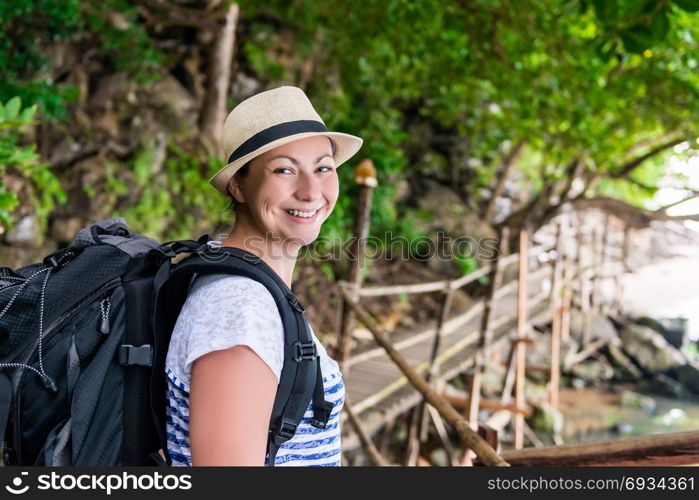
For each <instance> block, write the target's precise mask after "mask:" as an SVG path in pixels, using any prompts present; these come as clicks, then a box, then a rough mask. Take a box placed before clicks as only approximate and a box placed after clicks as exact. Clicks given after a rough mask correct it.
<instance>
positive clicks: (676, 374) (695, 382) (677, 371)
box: [670, 361, 699, 394]
mask: <svg viewBox="0 0 699 500" xmlns="http://www.w3.org/2000/svg"><path fill="white" fill-rule="evenodd" d="M670 373H671V375H672V377H673V378H674V379H675V380H677V381H678V382H679V383H680V384H682V386H683V387H685V388H686V389H688V390H690V391H692V392H693V393H694V394H699V362H696V361H693V362H689V363H686V364H684V365H681V366H678V367H676V368H673V369H672V370H671V371H670Z"/></svg>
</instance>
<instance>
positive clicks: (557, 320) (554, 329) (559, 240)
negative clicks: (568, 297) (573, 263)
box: [551, 215, 565, 336]
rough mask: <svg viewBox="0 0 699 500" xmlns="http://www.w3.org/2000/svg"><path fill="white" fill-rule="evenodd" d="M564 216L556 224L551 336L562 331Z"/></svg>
mask: <svg viewBox="0 0 699 500" xmlns="http://www.w3.org/2000/svg"><path fill="white" fill-rule="evenodd" d="M563 231H564V227H563V216H562V215H561V216H559V218H558V223H557V224H556V258H555V260H554V261H553V280H552V283H551V309H552V314H551V335H552V336H553V335H554V334H555V335H560V331H561V314H560V312H561V311H560V310H561V302H562V301H561V290H562V288H563V284H562V281H563V240H564V237H565V236H564V234H563Z"/></svg>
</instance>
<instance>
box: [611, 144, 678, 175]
mask: <svg viewBox="0 0 699 500" xmlns="http://www.w3.org/2000/svg"><path fill="white" fill-rule="evenodd" d="M685 140H686V139H672V140H670V141H668V142H665V143H663V144H661V145H659V146H656V147H655V148H653V149H651V150H650V151H648V152H647V153H646V154H643V155H641V156H639V157H637V158H634V159H633V160H631V161H629V162H627V163H626V164H624V165H623V166H622V167H621V168H620V169H619V170H618V171H616V172H609V173H606V174H604V175H606V176H607V177H612V178H624V177H627V176H628V175H629V174H630V173H631V172H632V171H633V170H635V169H636V168H638V167H640V166H641V165H642V164H643V162H645V161H646V160H648V159H650V158H652V157H654V156H657V155H659V154H660V153H662V152H663V151H665V150H668V149H670V148H673V147H675V146H677V145H678V144H682V143H683V142H684V141H685Z"/></svg>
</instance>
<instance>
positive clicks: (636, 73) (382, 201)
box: [0, 0, 699, 272]
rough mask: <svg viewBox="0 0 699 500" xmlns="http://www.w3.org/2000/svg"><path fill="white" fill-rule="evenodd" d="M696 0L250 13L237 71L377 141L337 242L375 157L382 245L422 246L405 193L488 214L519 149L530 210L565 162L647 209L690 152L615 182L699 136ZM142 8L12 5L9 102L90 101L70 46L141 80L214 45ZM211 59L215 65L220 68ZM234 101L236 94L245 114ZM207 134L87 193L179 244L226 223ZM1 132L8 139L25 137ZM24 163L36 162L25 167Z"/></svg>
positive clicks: (142, 155)
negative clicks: (193, 47) (674, 163)
mask: <svg viewBox="0 0 699 500" xmlns="http://www.w3.org/2000/svg"><path fill="white" fill-rule="evenodd" d="M697 2H698V0H668V1H665V2H658V1H651V0H618V1H604V0H553V1H549V2H541V1H539V0H520V1H518V2H517V3H516V5H515V4H514V3H512V2H502V1H497V2H496V1H475V2H449V1H447V2H444V1H442V0H421V1H419V2H415V1H412V0H366V1H363V2H358V3H356V4H352V5H351V6H350V5H348V4H347V2H341V1H338V0H328V1H325V2H318V1H315V0H313V1H311V0H299V1H295V2H288V1H282V0H264V1H263V0H249V1H246V2H241V4H240V5H241V10H242V12H241V14H240V19H239V24H238V33H237V34H236V37H237V38H236V39H237V41H238V43H239V44H240V49H241V50H239V51H238V52H237V53H236V58H237V60H236V64H235V65H234V67H235V68H237V70H238V71H241V73H244V74H245V75H246V76H251V77H253V78H255V79H256V80H258V81H259V82H261V84H262V86H263V87H271V86H276V85H278V84H282V83H288V84H299V82H300V81H302V80H303V81H305V82H306V91H307V93H308V94H309V96H310V98H311V100H312V101H313V103H314V105H315V106H316V108H317V109H318V111H319V114H320V115H321V116H322V117H323V119H324V120H325V122H326V124H327V126H328V128H329V129H331V130H339V131H345V132H348V133H352V134H355V135H358V136H360V137H362V138H364V140H365V142H364V146H363V148H362V150H361V152H360V153H359V154H358V155H357V156H356V157H355V158H352V159H351V161H350V162H348V163H347V164H346V165H343V166H342V167H341V168H340V169H339V170H338V174H339V176H340V183H341V196H340V198H339V199H338V202H337V204H336V207H335V212H334V213H333V215H332V217H330V219H328V221H326V223H325V224H324V225H323V228H322V232H321V236H322V237H326V238H329V239H330V240H333V239H336V240H344V239H346V238H348V237H349V235H350V234H351V231H352V221H353V219H354V214H355V211H356V199H357V191H358V187H357V186H356V185H355V183H354V179H353V177H354V176H353V167H354V165H355V164H356V163H357V162H358V161H359V160H361V159H362V158H363V157H368V158H371V159H372V160H373V162H374V164H375V166H376V168H377V172H378V182H379V184H378V186H377V187H376V189H374V192H373V202H372V207H371V232H372V234H378V235H380V234H386V233H387V232H389V231H391V232H392V233H393V234H400V235H405V236H407V237H408V238H409V239H410V240H416V239H418V238H419V237H420V236H423V235H424V234H423V233H424V226H425V225H424V224H420V220H419V218H418V219H417V220H411V217H413V216H415V217H416V218H417V217H419V216H420V214H419V212H418V211H414V210H412V207H414V206H415V204H416V203H415V202H416V201H417V200H415V199H409V200H406V199H404V194H402V192H401V191H400V190H399V186H401V185H402V184H405V183H404V182H402V181H405V180H406V179H410V180H411V181H412V183H411V185H419V184H420V182H422V181H423V177H427V176H429V177H430V178H434V179H439V180H441V181H442V183H443V184H444V185H449V186H451V187H452V188H453V189H454V191H455V192H456V193H457V194H458V195H459V196H460V197H461V198H462V200H463V201H464V202H465V204H466V206H467V207H471V208H472V209H474V210H476V209H479V207H482V206H484V204H485V202H487V201H488V200H487V197H488V196H490V193H491V192H492V191H491V188H492V186H493V183H494V181H495V179H496V175H497V174H498V169H499V168H500V166H501V165H502V163H503V160H504V159H506V158H507V155H508V154H509V152H510V150H511V148H512V145H513V144H517V143H518V142H519V141H524V142H525V147H524V150H523V152H522V154H521V155H520V156H519V157H518V160H517V162H516V168H515V169H513V171H512V173H511V177H510V178H511V180H514V184H515V186H517V187H519V192H518V193H517V194H516V195H515V196H514V198H515V199H514V203H515V206H516V207H522V206H526V205H527V203H528V202H529V201H531V200H532V198H534V197H535V196H537V195H539V194H540V193H548V192H551V193H553V194H554V195H555V194H556V189H553V187H556V186H558V185H559V184H565V182H566V180H567V179H568V178H569V176H570V172H569V170H568V169H567V166H568V165H570V164H574V163H575V161H576V160H577V159H580V158H582V159H584V165H585V173H586V174H590V175H598V176H599V182H597V183H593V184H592V186H593V187H592V188H591V189H590V192H589V193H588V194H601V195H606V196H614V197H617V198H623V199H625V200H627V201H631V202H633V203H636V204H638V205H643V204H644V203H646V202H647V201H648V200H649V199H650V198H651V197H652V195H653V189H652V186H654V185H655V184H656V183H657V181H658V180H659V179H660V178H661V177H662V176H663V175H664V173H665V166H664V162H663V160H665V159H666V158H667V155H670V154H675V153H673V152H672V151H671V150H669V151H667V152H666V153H665V155H659V156H657V157H656V158H655V159H654V160H653V161H650V162H646V163H644V165H642V167H639V168H638V169H635V170H634V171H633V172H632V174H630V175H629V176H626V177H624V176H622V177H621V178H619V177H615V174H616V173H618V172H619V170H620V169H621V168H622V167H623V165H624V163H625V162H628V161H630V160H632V159H633V158H634V157H638V156H639V155H643V154H644V153H647V152H648V151H650V150H651V149H652V148H653V147H654V146H655V145H657V143H658V141H659V140H661V139H662V138H664V137H672V138H674V137H696V135H697V133H696V132H697V131H696V129H695V127H696V119H695V117H696V116H698V115H699V73H698V72H697V66H699V58H698V57H697V52H696V44H697V40H699V22H697V21H699V17H698V16H699V14H698V13H697V12H698V11H699V4H698V3H697ZM139 9H146V10H147V9H148V6H145V7H144V6H143V5H141V6H140V7H139ZM139 9H137V8H136V7H135V3H134V2H129V1H127V0H106V1H104V2H78V0H16V1H13V2H4V3H2V4H0V30H1V32H2V33H3V37H0V74H1V75H2V76H3V78H2V79H0V102H1V101H3V100H8V99H9V98H10V97H12V96H15V95H17V96H20V97H22V99H23V102H25V103H26V104H28V105H32V104H36V105H37V106H38V110H39V112H40V113H41V115H42V118H43V119H46V120H49V119H58V120H62V121H63V122H64V123H68V122H69V120H70V119H72V118H69V112H68V111H69V109H70V106H69V104H70V103H71V102H73V101H74V100H75V99H76V98H77V97H78V94H77V89H76V88H73V87H70V86H68V85H67V84H66V83H65V82H64V81H63V79H64V78H65V74H66V73H69V72H70V68H66V67H55V66H54V65H55V64H58V63H57V62H55V61H60V57H58V56H56V54H57V53H59V52H60V51H61V50H64V49H68V48H71V47H72V48H75V47H79V48H83V47H91V48H93V50H91V51H90V54H89V57H87V56H86V59H88V60H89V61H90V62H91V63H95V65H96V66H97V67H99V68H100V69H99V72H100V74H103V73H106V74H110V73H114V72H125V73H127V74H128V75H129V78H130V80H132V81H135V82H138V83H144V82H148V81H151V80H152V79H153V78H154V77H155V76H156V75H157V74H159V73H160V72H162V70H163V69H167V70H173V69H174V68H175V66H177V67H178V68H179V67H181V65H182V64H183V57H185V56H183V55H182V54H190V53H189V51H188V49H187V48H186V47H184V45H185V44H191V43H197V44H199V43H200V41H199V40H197V41H196V42H193V40H192V39H191V38H190V37H189V35H182V33H189V34H191V33H192V32H193V31H195V30H194V29H193V28H191V27H190V26H186V24H187V23H184V25H183V26H179V25H177V26H166V29H164V30H158V31H157V32H149V30H151V29H152V24H150V23H149V24H146V23H144V21H143V19H144V18H145V17H146V16H143V17H141V16H140V15H139V13H140V12H141V10H139ZM202 13H203V15H207V14H205V13H204V11H203V10H202ZM166 24H167V23H166ZM153 31H156V30H153ZM151 37H152V38H153V39H155V38H157V39H158V46H162V47H172V46H175V47H176V49H173V50H172V51H171V52H169V53H168V54H169V57H171V58H173V59H172V60H169V59H168V58H167V57H166V56H165V55H164V54H162V53H161V52H160V51H159V50H157V49H156V48H155V44H154V42H153V40H151ZM178 37H179V38H178ZM173 42H174V43H173ZM200 48H202V47H197V50H199V49H200ZM209 48H210V47H208V46H205V47H204V49H205V50H203V51H201V52H200V53H201V54H202V55H203V57H204V58H205V57H207V54H208V53H209ZM190 56H191V54H190ZM177 58H179V59H177ZM192 60H193V59H188V61H192ZM309 62H312V63H313V64H311V65H309ZM309 67H310V68H311V69H312V71H313V73H312V74H310V75H307V72H308V71H309V69H308V68H309ZM90 71H92V70H90ZM173 73H175V71H173ZM89 76H90V77H91V78H92V77H94V76H95V75H94V74H90V75H89ZM306 76H309V77H308V78H306ZM178 77H179V76H178ZM235 104H237V102H236V100H235V98H234V97H231V96H229V102H228V105H229V107H232V106H234V105H235ZM145 105H146V106H147V103H146V104H145ZM70 111H71V112H72V111H73V110H72V109H70ZM155 115H156V116H157V118H156V119H157V120H161V121H164V119H162V118H161V117H160V116H159V115H158V113H155ZM197 134H198V130H185V131H178V132H177V133H176V134H175V135H173V136H171V137H170V138H169V139H168V142H167V145H166V149H165V159H164V162H162V165H161V166H162V168H160V165H158V164H159V163H161V162H160V160H159V159H158V158H157V156H158V155H159V154H160V152H159V151H158V148H157V147H156V145H155V144H154V143H153V142H152V138H148V137H146V138H144V140H143V142H142V144H141V148H140V152H139V153H138V154H137V155H134V156H133V157H131V158H123V157H120V158H119V159H118V160H116V159H114V158H110V159H109V160H108V161H105V164H104V165H101V166H102V167H103V168H104V172H105V177H104V184H103V185H91V186H85V187H84V188H83V189H84V190H85V192H86V193H87V194H88V196H91V197H94V196H98V195H99V196H103V197H104V199H105V202H106V205H105V207H106V208H111V209H116V208H117V207H119V206H128V209H127V210H126V212H125V215H126V216H127V217H129V219H134V220H137V221H139V223H142V224H143V225H144V228H143V231H144V232H149V233H152V234H154V235H158V236H161V235H164V234H167V235H169V238H168V239H170V238H178V237H191V236H192V230H193V228H195V227H198V226H203V225H205V224H210V225H214V224H215V223H221V222H222V221H223V222H226V221H227V217H228V215H227V214H225V212H224V211H223V206H224V203H225V200H224V199H223V198H222V197H217V196H213V195H212V193H213V191H212V188H211V186H210V185H209V183H208V178H209V177H210V175H211V174H213V173H214V172H215V171H217V170H218V169H219V168H221V167H222V166H223V162H222V160H221V159H214V158H209V157H208V154H207V153H203V152H202V150H201V148H200V147H199V145H198V141H194V140H191V138H192V137H194V136H196V135H197ZM3 137H4V139H3V140H4V141H5V144H7V143H8V142H7V141H9V140H10V139H7V138H6V137H9V136H3ZM13 144H17V143H16V142H15V143H13ZM156 153H157V154H156ZM13 161H15V162H18V163H19V164H22V163H23V162H26V161H30V162H31V161H37V160H36V158H33V159H32V158H30V157H29V156H24V157H22V156H21V155H20V156H19V158H17V157H15V159H14V160H13ZM15 168H16V167H15ZM43 172H44V173H43V174H39V173H37V174H31V175H32V176H34V175H36V178H37V180H38V181H40V182H41V183H44V184H47V185H48V186H50V185H51V181H50V179H49V178H42V175H43V176H44V177H46V172H48V169H47V168H45V169H44V171H43ZM643 185H647V186H650V187H651V188H650V189H646V188H644V187H642V186H643ZM54 189H55V188H54ZM50 190H51V188H49V192H50ZM101 191H104V192H101ZM41 192H42V196H43V193H45V192H44V191H43V190H42V191H41ZM56 196H57V195H56ZM13 203H15V204H14V205H13ZM0 206H2V207H4V210H5V213H6V214H7V213H9V211H11V210H12V209H13V208H14V207H16V202H13V201H12V199H11V197H10V195H9V193H4V194H2V193H0ZM459 265H460V266H461V268H462V271H463V272H466V271H467V270H469V269H471V267H472V266H473V265H474V264H473V262H472V261H471V260H469V259H467V258H465V257H463V258H462V259H461V260H460V261H459ZM335 271H336V270H335Z"/></svg>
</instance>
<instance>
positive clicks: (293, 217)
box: [284, 209, 320, 224]
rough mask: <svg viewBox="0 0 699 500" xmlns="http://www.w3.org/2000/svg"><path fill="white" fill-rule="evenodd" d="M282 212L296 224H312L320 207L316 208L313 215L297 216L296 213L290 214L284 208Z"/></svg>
mask: <svg viewBox="0 0 699 500" xmlns="http://www.w3.org/2000/svg"><path fill="white" fill-rule="evenodd" d="M284 213H285V214H286V216H287V217H289V218H290V219H291V220H292V221H294V222H296V223H297V224H312V223H314V222H315V221H316V220H317V219H318V217H319V216H320V209H318V210H316V213H314V214H313V217H297V216H296V215H291V214H290V213H289V212H287V211H286V210H284Z"/></svg>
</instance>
